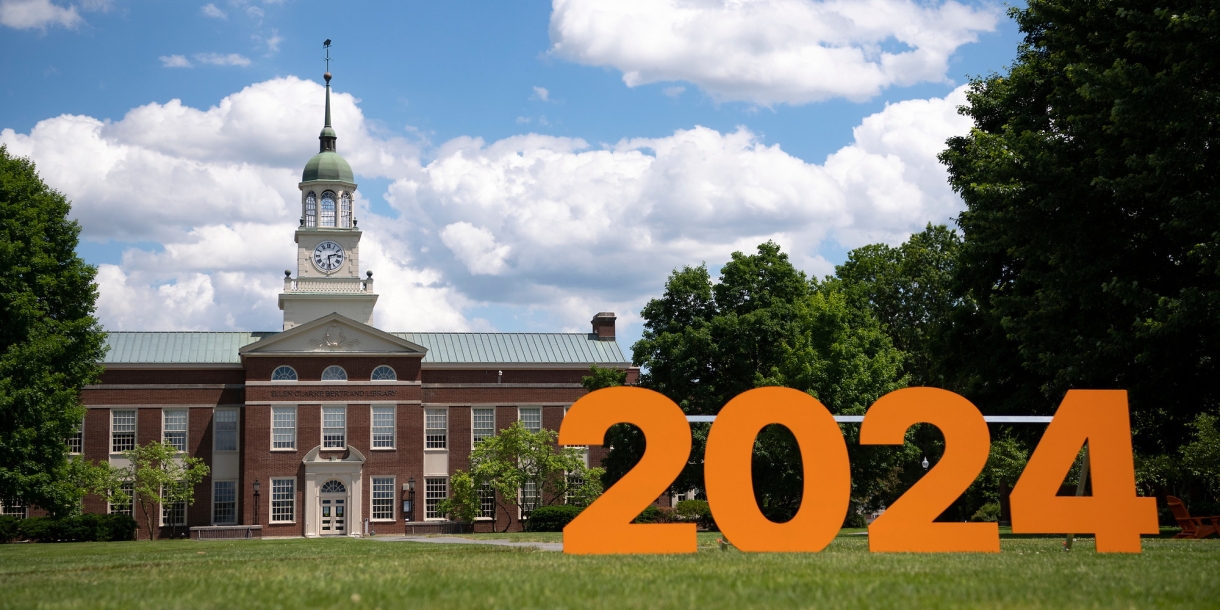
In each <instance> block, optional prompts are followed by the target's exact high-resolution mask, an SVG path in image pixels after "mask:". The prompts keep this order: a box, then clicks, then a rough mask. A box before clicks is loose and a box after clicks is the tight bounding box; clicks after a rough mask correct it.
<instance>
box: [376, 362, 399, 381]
mask: <svg viewBox="0 0 1220 610" xmlns="http://www.w3.org/2000/svg"><path fill="white" fill-rule="evenodd" d="M373 381H398V373H395V372H394V369H392V368H390V367H388V366H386V365H384V364H383V365H381V366H379V367H377V368H375V369H373Z"/></svg>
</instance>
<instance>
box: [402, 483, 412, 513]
mask: <svg viewBox="0 0 1220 610" xmlns="http://www.w3.org/2000/svg"><path fill="white" fill-rule="evenodd" d="M402 490H403V491H405V492H406V496H407V497H406V498H405V499H403V501H402V518H403V520H404V521H407V522H411V521H414V520H415V477H411V478H409V479H407V483H406V484H405V485H403V486H402Z"/></svg>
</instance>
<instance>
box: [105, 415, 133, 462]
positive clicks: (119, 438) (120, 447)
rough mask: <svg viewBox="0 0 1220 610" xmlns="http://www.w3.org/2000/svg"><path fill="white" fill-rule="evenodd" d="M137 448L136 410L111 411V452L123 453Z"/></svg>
mask: <svg viewBox="0 0 1220 610" xmlns="http://www.w3.org/2000/svg"><path fill="white" fill-rule="evenodd" d="M135 448H136V412H135V409H132V410H130V411H128V410H123V411H111V412H110V453H122V452H124V451H128V450H131V449H135Z"/></svg>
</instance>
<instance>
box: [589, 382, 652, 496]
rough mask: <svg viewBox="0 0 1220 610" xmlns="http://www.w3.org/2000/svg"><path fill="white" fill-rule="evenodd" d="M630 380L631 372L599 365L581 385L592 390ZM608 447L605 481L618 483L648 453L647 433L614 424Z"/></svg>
mask: <svg viewBox="0 0 1220 610" xmlns="http://www.w3.org/2000/svg"><path fill="white" fill-rule="evenodd" d="M626 382H627V371H621V370H618V369H612V368H602V367H599V366H597V365H596V364H595V365H593V366H591V367H589V374H588V375H587V376H585V377H582V378H581V379H580V385H582V386H584V388H585V389H586V390H588V391H590V392H595V391H597V390H600V389H602V388H612V387H616V386H621V385H623V384H624V383H626ZM604 444H605V446H607V447H609V448H610V452H609V453H608V454H607V455H606V457H605V458H603V459H602V468H603V469H604V470H605V472H604V474H603V475H602V477H601V484H602V485H604V486H606V487H609V486H611V485H614V483H615V482H617V481H618V480H619V479H621V478H623V475H625V474H627V472H628V471H629V470H631V469H632V468H634V467H635V465H636V463H637V462H639V461H640V457H641V456H643V455H644V447H645V445H646V443H645V442H644V433H643V432H642V431H641V430H640V429H639V428H638V427H637V426H635V425H634V424H614V425H613V426H610V429H609V430H607V431H606V439H605V443H604Z"/></svg>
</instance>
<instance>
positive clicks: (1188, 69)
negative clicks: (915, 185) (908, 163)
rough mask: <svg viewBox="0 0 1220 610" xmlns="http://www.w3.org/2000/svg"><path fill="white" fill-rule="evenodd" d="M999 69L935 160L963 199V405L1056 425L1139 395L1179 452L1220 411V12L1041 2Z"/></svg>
mask: <svg viewBox="0 0 1220 610" xmlns="http://www.w3.org/2000/svg"><path fill="white" fill-rule="evenodd" d="M1010 14H1011V15H1012V16H1013V18H1015V19H1016V22H1017V25H1018V27H1019V28H1020V30H1021V31H1022V32H1023V33H1024V34H1025V40H1024V43H1023V44H1022V45H1021V46H1020V48H1019V49H1018V55H1017V58H1016V61H1015V62H1014V63H1013V64H1012V67H1011V68H1010V69H1009V70H1008V71H1007V73H1005V74H993V75H991V76H989V77H987V78H982V79H978V80H975V81H974V82H972V84H971V90H970V92H969V94H968V102H969V103H968V105H967V106H965V107H964V108H963V112H964V113H965V114H966V115H968V116H970V117H971V118H972V119H973V120H974V129H973V130H972V131H971V133H970V134H969V135H966V136H962V137H956V138H952V139H950V140H949V142H948V149H947V150H946V151H945V152H944V153H942V155H941V160H942V161H943V162H944V163H945V164H946V166H947V167H948V170H949V174H950V182H951V184H952V186H953V188H954V190H956V191H957V192H958V193H959V194H961V196H962V198H963V199H964V200H965V203H966V211H965V212H963V213H962V214H961V216H960V217H959V219H958V224H959V226H960V227H961V229H962V231H963V243H962V245H961V252H960V256H959V266H958V281H960V283H961V290H962V294H964V295H966V296H967V297H968V298H969V299H971V300H972V301H973V302H976V303H977V304H978V310H977V311H976V312H972V313H970V315H967V316H965V317H963V318H962V319H961V320H960V324H959V325H958V330H957V331H956V333H957V337H956V339H957V340H958V342H957V343H955V346H956V347H955V348H954V349H955V351H956V352H957V355H958V356H957V357H958V362H959V363H960V364H961V365H962V367H963V371H964V373H965V374H966V376H967V377H969V378H971V379H973V382H972V391H973V392H975V394H974V395H973V396H972V397H974V398H976V400H985V401H986V402H990V403H991V405H993V406H998V407H999V408H1002V409H1006V410H1009V412H1026V413H1050V412H1052V411H1053V409H1054V408H1055V406H1056V405H1057V404H1058V403H1059V401H1060V400H1061V399H1062V397H1063V395H1064V393H1065V391H1066V390H1067V389H1069V388H1090V387H1092V388H1125V389H1128V390H1129V391H1130V401H1131V402H1130V404H1131V409H1132V419H1133V427H1134V430H1135V438H1136V447H1137V449H1139V450H1140V451H1142V452H1144V453H1148V454H1158V453H1160V454H1171V453H1173V452H1174V451H1175V450H1176V448H1177V447H1178V446H1179V445H1180V444H1181V443H1182V442H1183V439H1185V438H1186V436H1187V435H1186V434H1185V432H1186V431H1187V426H1188V424H1189V423H1190V422H1192V421H1194V420H1195V417H1196V415H1198V414H1199V413H1201V412H1204V411H1207V410H1211V409H1214V408H1216V407H1217V406H1218V405H1220V385H1218V384H1217V383H1216V381H1215V380H1216V379H1220V370H1218V366H1220V358H1217V354H1218V353H1220V192H1218V190H1217V186H1218V185H1220V146H1217V144H1216V143H1217V140H1218V137H1220V62H1217V61H1216V58H1217V57H1220V12H1218V11H1217V9H1216V5H1215V3H1214V2H1211V1H1204V0H1169V1H1165V2H1156V3H1149V2H1142V1H1139V0H1115V1H1112V2H1105V3H1098V2H1092V1H1086V0H1030V1H1029V2H1028V4H1027V6H1026V8H1023V9H1019V8H1014V9H1011V10H1010Z"/></svg>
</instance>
